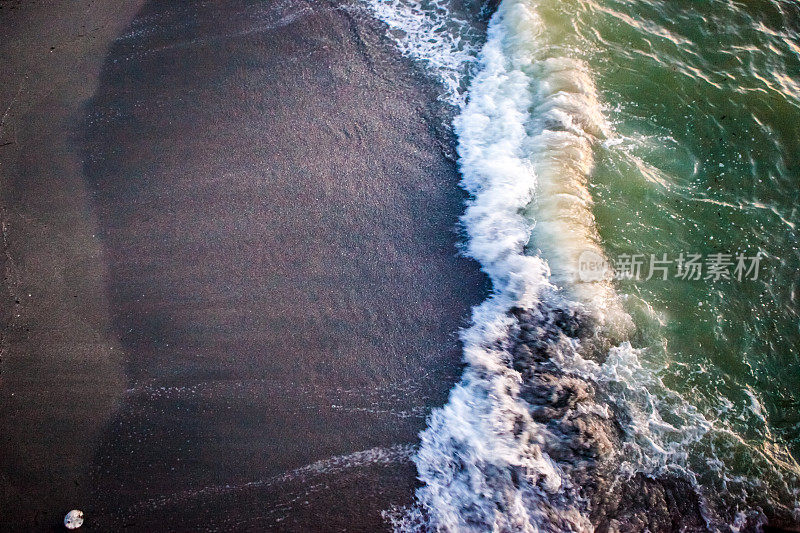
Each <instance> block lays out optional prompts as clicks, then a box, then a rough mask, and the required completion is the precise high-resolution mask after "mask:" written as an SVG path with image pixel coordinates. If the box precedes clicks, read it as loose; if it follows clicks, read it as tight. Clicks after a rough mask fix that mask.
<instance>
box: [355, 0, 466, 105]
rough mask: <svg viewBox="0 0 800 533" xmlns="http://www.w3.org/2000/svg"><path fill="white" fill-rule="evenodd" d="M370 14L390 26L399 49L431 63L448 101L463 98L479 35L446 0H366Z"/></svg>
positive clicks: (390, 32) (431, 67)
mask: <svg viewBox="0 0 800 533" xmlns="http://www.w3.org/2000/svg"><path fill="white" fill-rule="evenodd" d="M367 5H368V6H369V7H370V10H371V11H372V14H373V15H374V16H375V17H376V18H378V19H379V20H381V21H383V22H384V23H385V24H386V25H387V26H388V27H389V35H390V36H391V37H392V38H393V39H394V41H395V44H396V45H397V47H398V49H399V50H400V52H402V53H403V54H404V55H406V56H408V57H411V58H413V59H415V60H419V61H422V62H424V63H425V64H426V65H427V66H428V67H430V72H432V73H434V74H435V75H436V76H437V77H438V78H439V80H440V81H441V83H442V84H443V86H444V88H445V91H444V93H443V97H444V99H445V101H447V102H448V103H450V104H452V105H454V106H457V107H461V106H463V105H464V102H465V93H466V79H467V78H468V76H469V74H470V72H471V69H472V66H473V65H474V63H475V58H476V56H477V52H478V48H479V45H478V42H479V36H478V32H477V31H476V30H475V28H474V27H473V26H472V25H471V24H470V22H469V21H467V20H466V19H464V18H461V17H458V16H456V15H455V14H454V13H453V12H452V10H451V9H450V8H449V7H448V5H447V2H446V1H445V0H424V1H418V0H367Z"/></svg>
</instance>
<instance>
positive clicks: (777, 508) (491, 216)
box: [371, 0, 800, 531]
mask: <svg viewBox="0 0 800 533" xmlns="http://www.w3.org/2000/svg"><path fill="white" fill-rule="evenodd" d="M457 4H458V5H456V3H453V2H451V3H447V2H444V1H429V2H409V1H402V0H386V1H384V0H373V1H372V2H371V6H372V7H373V12H374V13H375V14H377V15H378V16H379V17H380V18H381V19H382V20H384V21H386V22H387V23H388V25H389V28H390V35H392V37H394V38H395V39H396V41H397V43H398V44H399V45H400V49H401V51H403V53H405V54H407V55H409V56H410V57H412V58H414V59H417V60H420V61H421V62H422V63H423V64H424V65H425V66H426V67H427V68H428V69H429V70H430V71H431V73H432V74H433V75H434V76H437V77H439V79H440V80H442V82H443V98H444V99H446V100H447V101H449V102H451V103H453V104H454V105H456V106H458V107H459V115H458V117H457V118H456V119H455V122H454V130H455V132H456V134H457V135H458V138H459V146H458V150H459V156H460V160H459V165H460V169H461V172H462V176H463V181H462V186H463V187H464V188H465V189H466V190H467V191H468V193H469V194H470V200H469V202H468V204H467V206H466V211H465V215H464V217H463V223H464V226H465V229H466V231H467V234H468V240H467V242H466V244H465V248H466V251H467V254H468V255H470V256H471V257H473V258H475V259H476V260H477V261H479V262H480V263H481V265H482V266H483V269H484V271H485V272H486V273H487V274H488V275H489V276H490V278H491V280H492V283H493V286H494V295H493V297H492V298H490V299H489V300H487V302H485V303H484V304H483V305H481V306H480V307H478V308H476V310H475V315H474V317H473V322H474V325H473V327H472V328H470V329H469V330H467V331H465V332H464V334H463V339H464V343H465V361H466V362H467V364H468V367H467V370H466V371H465V374H464V377H463V379H462V382H461V383H460V384H459V385H458V386H457V387H456V388H455V389H454V390H453V392H452V394H451V398H450V402H449V403H448V404H447V405H446V406H444V407H443V408H442V409H441V410H439V411H436V412H435V413H434V415H433V416H432V417H431V419H430V420H429V428H428V429H427V430H426V431H425V432H424V433H423V434H422V435H421V438H422V445H421V448H420V451H419V453H418V457H417V461H416V462H417V467H418V470H419V473H420V479H421V481H422V482H423V487H422V488H421V489H420V490H419V491H418V493H417V500H418V504H417V506H416V508H415V509H412V510H411V511H410V512H408V513H406V515H405V517H404V518H402V519H399V520H398V521H397V524H398V529H401V530H403V529H406V530H407V529H410V530H416V529H419V524H427V526H426V527H433V528H434V529H438V530H442V531H484V530H491V529H494V530H513V531H536V530H546V531H562V530H589V529H592V528H594V527H606V526H607V525H608V523H607V522H603V521H604V520H606V521H607V520H609V519H611V518H614V519H615V520H616V519H617V518H619V519H620V520H623V518H620V517H622V516H626V517H629V516H630V514H631V513H634V514H635V513H636V512H638V511H637V510H636V509H635V505H634V504H631V509H632V510H631V511H630V513H628V514H625V512H622V511H620V510H619V509H618V508H615V509H614V510H613V512H615V513H618V514H619V516H618V517H610V516H608V517H602V516H601V517H600V518H598V516H600V515H602V514H603V513H605V512H606V510H605V509H611V508H610V507H608V505H607V501H605V500H604V498H603V497H602V496H597V495H592V494H591V490H590V489H582V488H581V485H586V483H587V482H588V483H589V484H590V485H591V486H598V487H602V486H604V483H605V482H606V481H608V479H610V478H613V479H614V480H617V481H619V480H623V482H624V480H629V479H632V476H635V475H636V474H644V475H646V476H648V477H649V478H651V479H664V478H671V479H675V478H677V479H682V480H686V481H687V482H688V483H689V484H690V485H691V486H692V487H693V489H692V492H693V493H694V494H695V495H696V497H697V498H698V499H699V500H698V501H699V502H700V503H699V505H700V508H701V510H700V512H701V514H702V519H703V520H702V521H703V523H704V524H705V525H706V526H707V527H708V528H710V529H713V530H731V531H737V530H742V529H744V530H757V529H759V528H760V527H761V526H763V525H764V523H766V522H768V521H770V522H772V523H773V524H779V525H784V526H787V525H794V526H796V525H797V524H800V466H798V462H797V459H798V458H800V403H799V402H800V357H799V356H798V348H800V320H798V290H799V289H800V276H798V268H800V253H799V250H798V228H797V224H798V222H800V220H798V218H799V217H798V207H797V206H798V200H799V198H798V197H799V196H800V164H799V163H800V4H798V3H795V2H788V1H777V0H766V1H758V2H732V1H721V0H719V1H703V2H701V1H693V2H688V1H673V0H670V1H653V0H648V1H615V0H563V1H556V0H538V1H536V0H505V1H503V2H501V3H500V6H499V8H498V10H497V12H496V13H495V14H494V15H493V17H492V19H491V22H490V24H489V28H488V32H485V33H484V32H483V28H482V26H481V25H480V24H474V23H472V24H471V23H470V22H469V21H468V20H467V19H466V18H465V16H464V15H463V13H464V11H465V10H467V11H468V9H467V8H468V7H469V4H467V6H465V5H464V4H461V3H457ZM587 253H588V254H589V256H590V257H592V258H594V259H595V260H599V261H600V262H603V263H610V264H611V265H615V266H616V268H618V269H621V267H623V266H624V265H625V260H626V258H628V260H630V259H631V258H632V257H638V258H641V260H642V263H643V264H642V272H641V275H640V276H629V277H625V276H622V277H615V276H613V275H611V274H612V273H611V272H609V273H608V274H609V275H608V276H606V277H603V278H593V279H586V278H585V277H584V275H585V271H584V270H582V268H583V267H582V266H581V264H582V263H581V261H582V258H585V257H587V255H586V254H587ZM654 257H655V258H658V259H661V260H664V262H663V263H661V264H660V266H662V267H663V268H662V269H661V270H655V271H654V274H655V275H653V276H649V275H648V274H649V268H648V267H649V266H650V263H651V261H652V258H654ZM689 257H695V258H696V259H697V260H698V261H699V264H700V267H699V268H701V269H702V270H701V271H700V272H699V274H698V275H697V277H696V278H697V279H694V276H685V275H683V274H682V273H681V261H683V260H684V259H686V258H689ZM756 258H757V259H756ZM740 261H741V263H740ZM542 309H545V311H542ZM564 309H567V310H571V309H580V312H579V316H581V317H584V318H583V319H582V321H584V322H585V323H584V327H583V329H581V331H584V333H575V329H574V328H571V327H567V328H566V329H565V327H564V325H563V320H561V321H559V320H560V319H555V321H553V320H554V319H553V318H552V317H553V316H556V315H558V314H559V313H562V311H559V310H564ZM520 310H522V311H520ZM553 310H556V311H553ZM554 312H555V315H554V314H553V313H554ZM571 312H572V311H569V313H571ZM559 316H560V315H559ZM531 321H534V323H533V324H532V323H531ZM586 329H590V330H591V331H590V332H589V333H586V332H585V330H586ZM528 331H534V332H539V333H538V334H537V335H539V337H538V338H533V339H531V338H530V335H531V334H529V333H524V332H528ZM525 335H529V337H525ZM520 339H522V340H520ZM520 345H525V346H524V347H523V348H524V349H523V350H522V351H520ZM536 346H546V347H547V348H546V354H547V355H546V357H545V359H546V360H544V361H542V357H543V356H542V355H539V356H537V357H539V359H537V360H535V361H533V362H531V361H526V360H523V361H520V357H522V356H520V355H519V354H520V353H523V354H528V355H525V357H530V354H531V350H534V351H535V350H536V348H535V347H536ZM523 359H524V358H523ZM542 375H546V376H548V378H547V380H545V381H546V383H545V381H543V380H542V379H541V376H542ZM570 387H577V388H578V389H581V390H585V391H586V392H585V394H583V395H582V396H581V398H580V399H579V400H575V404H576V405H573V406H572V407H570V409H568V411H567V413H566V414H565V413H563V412H562V411H558V410H557V409H554V410H551V411H549V412H552V413H556V412H558V413H561V414H559V415H558V418H555V415H552V416H553V418H551V419H549V420H548V419H545V418H543V417H542V416H541V414H540V412H539V411H537V409H538V406H539V404H540V403H541V401H542V400H541V398H545V397H550V398H556V397H558V396H559V395H560V394H562V392H563V390H565V388H567V389H569V388H570ZM531 390H534V391H535V393H534V394H533V398H534V399H533V400H532V399H531ZM553 401H554V402H555V400H553ZM537 402H538V403H537ZM556 403H557V402H556ZM587 413H592V414H587ZM576 420H580V422H576ZM608 420H614V421H615V424H616V426H615V427H618V428H620V429H619V430H615V429H613V428H612V427H611V424H610V423H608V422H607V421H608ZM520 428H523V430H522V431H520ZM583 439H586V441H585V442H584V440H583ZM603 442H611V443H614V444H613V446H606V447H605V448H603V447H602V446H601V445H600V444H598V443H603ZM587 443H588V444H587ZM578 444H580V446H583V445H586V446H589V447H595V448H597V449H598V450H600V451H599V452H597V453H595V455H592V456H591V458H589V459H587V458H586V456H585V455H581V454H579V453H578V454H577V455H576V453H577V452H574V450H575V449H576V448H578V447H580V446H579V445H578ZM593 449H594V448H593ZM590 455H591V454H590ZM512 472H513V474H512ZM600 478H602V479H600ZM588 480H592V481H591V482H590V481H588ZM609 487H610V488H608V489H607V490H608V491H610V492H613V490H619V489H618V487H619V484H617V485H614V483H613V482H612V483H610V484H609ZM613 487H617V488H613ZM597 490H598V492H602V491H603V490H605V489H597ZM622 497H623V498H624V496H622ZM690 499H691V498H690ZM623 503H624V502H623ZM623 507H624V505H623ZM608 512H609V513H610V512H612V511H611V510H609V511H608ZM658 512H661V511H660V510H659V509H656V508H654V509H652V514H656V513H658ZM646 514H647V511H645V515H646ZM632 523H635V522H632ZM687 523H688V522H687ZM623 526H624V524H623ZM695 526H696V523H695V524H694V526H692V527H695ZM643 527H644V526H641V525H640V526H639V528H638V529H642V528H643ZM654 527H655V526H654ZM423 529H424V528H423ZM623 529H625V526H624V527H623ZM630 529H632V530H637V528H636V527H633V526H631V527H630Z"/></svg>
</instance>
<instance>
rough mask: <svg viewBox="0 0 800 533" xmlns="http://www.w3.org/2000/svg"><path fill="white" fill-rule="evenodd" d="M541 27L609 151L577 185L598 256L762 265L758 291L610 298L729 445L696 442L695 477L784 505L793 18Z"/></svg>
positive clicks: (791, 443)
mask: <svg viewBox="0 0 800 533" xmlns="http://www.w3.org/2000/svg"><path fill="white" fill-rule="evenodd" d="M552 16H553V17H556V18H558V17H568V18H570V19H571V20H572V21H573V24H574V25H575V28H576V30H577V33H578V34H580V36H581V40H582V41H583V42H581V43H580V50H581V51H582V52H581V55H583V56H584V57H585V58H586V60H587V62H588V63H589V64H590V65H592V70H593V72H594V73H595V76H596V83H597V86H598V89H599V91H600V93H601V98H602V100H603V102H604V106H605V108H606V109H605V112H606V115H607V117H608V118H609V120H610V122H611V123H612V124H613V128H614V130H615V132H616V133H617V134H618V135H619V136H620V137H621V139H620V140H619V144H614V145H609V144H610V143H606V145H603V146H600V147H599V148H598V158H597V161H598V163H597V167H596V170H595V172H594V173H593V174H592V178H591V184H592V193H593V196H594V198H595V213H596V216H597V221H598V227H599V230H600V233H601V235H602V238H603V243H604V247H605V249H606V251H607V253H608V254H609V256H611V257H614V256H617V255H619V254H624V253H627V254H633V253H644V254H648V255H649V254H650V253H654V254H657V255H658V256H661V254H662V253H667V254H669V256H670V257H672V258H675V257H677V256H678V255H679V254H680V253H681V252H686V253H699V254H702V255H703V256H704V257H707V256H708V255H709V254H714V253H724V254H736V253H737V252H744V253H745V255H747V256H749V257H751V256H754V255H755V254H756V253H759V252H760V253H761V254H762V255H763V260H762V262H761V264H760V269H759V272H758V279H756V280H752V279H744V280H742V281H739V280H737V279H736V278H735V277H734V279H732V280H724V279H722V280H718V281H714V280H713V279H712V280H704V279H702V280H699V281H687V280H682V279H679V278H678V279H676V278H674V277H672V278H670V279H669V280H667V281H662V280H651V281H646V282H636V281H630V282H627V283H622V284H620V286H619V291H620V292H621V293H623V294H627V295H630V300H629V302H630V303H629V308H630V309H631V311H632V312H633V313H635V314H636V315H637V316H639V317H640V318H639V319H640V321H641V322H644V323H646V324H644V323H643V324H640V335H638V336H637V338H636V340H635V343H636V344H639V345H641V346H646V347H648V351H647V353H646V358H647V359H648V360H650V361H651V362H652V363H653V364H654V365H658V367H660V368H661V369H660V371H659V372H660V375H661V377H662V378H663V380H664V383H665V384H666V385H667V386H669V387H670V388H671V389H672V390H675V391H677V392H679V393H680V394H681V395H682V396H683V397H684V398H686V399H687V400H689V401H691V403H692V404H693V405H696V406H697V407H698V408H699V409H700V411H701V412H702V413H703V414H704V415H705V417H706V418H707V419H709V420H711V421H713V422H714V426H715V427H717V428H720V429H723V428H724V429H725V430H730V431H731V432H733V433H735V435H736V436H737V437H740V438H741V439H742V442H736V439H734V438H731V437H730V436H727V437H728V438H725V436H722V435H715V436H714V437H711V436H709V437H708V438H707V439H705V440H704V442H702V443H701V444H700V445H699V446H697V448H699V449H694V450H692V452H693V453H694V457H693V461H692V462H693V466H694V469H695V470H696V471H698V472H700V473H703V474H705V469H708V468H710V467H711V466H712V465H709V464H708V463H709V462H710V461H711V460H712V457H713V460H721V461H723V462H724V463H725V465H726V466H727V468H729V471H728V472H727V477H729V478H730V477H732V476H734V475H742V476H747V477H748V478H753V479H757V480H760V481H763V482H764V483H765V484H766V485H765V486H764V487H762V489H763V488H765V489H767V491H768V492H769V493H770V496H771V497H772V498H773V499H774V500H776V501H781V502H785V503H786V504H787V505H789V506H791V505H792V504H793V503H794V502H793V501H792V500H793V499H795V498H796V497H797V492H796V491H797V487H798V485H797V475H798V472H800V469H798V465H797V462H796V458H798V457H800V403H798V402H799V401H800V397H798V394H800V358H799V357H798V348H800V322H799V321H798V301H797V296H798V288H799V287H800V285H799V283H800V276H798V268H799V267H800V256H799V255H798V231H797V227H796V224H797V223H798V199H799V196H800V166H798V163H799V160H798V157H800V85H798V84H799V83H800V35H798V33H797V28H798V24H800V6H798V4H796V3H792V2H781V3H779V2H610V1H604V2H602V3H587V2H582V3H574V4H570V3H562V4H561V5H560V6H559V10H558V13H555V12H554V13H553V15H552ZM584 39H585V40H584ZM734 260H735V259H734ZM731 273H732V274H733V268H731ZM704 277H705V276H704ZM752 277H753V276H752V275H751V276H749V278H752ZM712 448H713V449H712ZM712 454H713V455H712ZM705 477H706V478H708V479H707V482H708V483H720V482H719V481H718V480H714V479H713V476H711V475H707V476H705ZM728 485H730V482H729V483H728ZM726 488H727V489H728V490H731V487H730V486H728V487H726Z"/></svg>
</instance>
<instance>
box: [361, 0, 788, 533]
mask: <svg viewBox="0 0 800 533" xmlns="http://www.w3.org/2000/svg"><path fill="white" fill-rule="evenodd" d="M370 5H371V6H372V9H373V12H374V13H375V14H376V15H377V16H378V17H379V18H381V19H382V20H384V21H386V22H387V23H388V25H389V27H390V29H391V30H392V31H393V32H394V33H393V36H394V37H395V38H396V40H397V42H398V44H399V45H400V48H401V50H402V51H403V52H404V53H406V54H407V55H410V56H412V57H415V58H417V59H421V60H423V61H426V62H428V64H429V66H431V67H432V68H433V69H434V71H435V72H438V75H439V77H440V79H441V80H442V81H443V83H444V85H445V87H446V89H447V94H448V95H449V99H450V101H451V103H454V104H456V105H459V106H460V107H461V113H460V115H459V116H458V117H457V118H456V120H455V123H454V129H455V133H456V134H457V136H458V154H459V165H460V171H461V174H462V182H461V184H462V187H463V188H464V189H465V190H466V191H467V192H468V193H469V195H470V200H469V201H468V203H467V208H466V211H465V214H464V215H463V217H462V223H463V226H464V228H465V229H466V232H467V234H468V241H467V243H466V245H465V251H466V253H467V254H468V255H469V256H470V257H472V258H474V259H475V260H477V261H478V262H479V263H480V265H481V267H482V269H483V270H484V271H485V272H486V274H487V275H488V276H489V277H490V279H491V282H492V286H493V293H492V295H491V297H490V298H489V299H488V300H487V301H485V302H483V303H482V304H481V305H479V306H478V307H476V308H475V309H474V310H473V317H472V318H473V321H472V322H473V325H472V326H471V327H470V328H469V329H467V330H465V331H463V332H462V342H463V345H464V359H465V362H466V363H467V367H466V370H465V371H464V374H463V376H462V379H461V381H460V382H459V383H458V384H457V385H456V386H455V388H454V389H453V390H452V391H451V394H450V397H449V400H448V403H447V404H446V405H445V406H444V407H442V408H441V409H437V410H435V411H434V412H433V413H432V414H431V416H430V419H429V421H428V428H427V429H426V430H425V431H423V432H422V433H421V435H420V438H421V445H420V448H419V451H418V452H417V454H416V456H415V463H416V465H417V469H418V473H419V479H420V481H421V482H422V486H421V487H420V488H419V489H418V490H417V493H416V503H415V504H414V506H412V507H411V508H406V509H395V510H393V511H391V512H389V513H387V516H388V518H389V519H390V520H391V522H392V523H393V525H394V528H395V530H397V531H442V532H472V531H474V532H478V531H521V532H535V531H592V530H594V529H598V530H623V531H642V530H651V531H664V530H684V531H704V530H708V529H728V530H740V529H758V528H759V527H760V526H761V525H763V523H764V522H765V518H764V514H763V512H762V508H768V507H769V505H770V504H769V503H768V502H765V501H762V502H760V504H761V507H759V506H755V507H753V508H752V509H750V508H749V507H747V506H746V505H745V503H744V502H745V500H747V498H749V497H750V494H749V491H748V490H742V491H741V493H736V490H738V489H734V490H732V491H727V487H728V486H729V485H728V484H729V483H730V486H733V484H735V483H740V484H741V483H742V482H743V480H734V479H732V478H729V477H726V474H725V472H724V471H723V470H724V469H720V471H719V472H718V473H717V474H718V477H717V480H718V481H719V483H718V485H717V486H716V487H715V489H714V490H718V491H720V493H724V494H725V495H726V497H729V499H728V500H727V502H725V503H724V504H723V503H720V502H719V501H718V500H714V499H713V498H708V497H707V495H706V494H705V493H704V492H703V490H702V489H701V483H700V482H699V481H698V478H697V474H695V471H694V470H693V468H692V460H691V457H690V450H692V449H693V447H700V448H702V449H704V450H706V451H708V450H709V449H710V450H711V451H710V452H709V454H708V455H707V456H708V457H714V451H713V450H714V449H715V448H716V449H718V448H720V447H724V445H723V444H722V442H723V441H724V440H725V439H728V437H730V435H729V433H730V432H729V431H727V430H726V429H725V428H724V427H723V428H717V427H715V425H714V422H713V421H710V420H708V419H706V418H705V417H704V416H703V414H701V413H700V412H699V411H698V410H697V409H695V408H694V407H693V406H692V405H691V404H690V403H689V402H687V401H685V400H684V399H683V398H681V397H680V396H679V395H678V394H676V393H674V392H672V391H670V390H669V389H668V388H667V387H665V386H664V384H663V383H662V382H661V380H660V379H659V377H658V373H657V371H656V370H657V369H655V368H651V367H650V366H649V365H648V364H647V363H645V362H643V361H642V360H641V359H640V355H641V351H640V350H638V349H635V348H634V347H633V346H632V345H631V342H630V339H631V338H632V335H633V332H634V330H635V328H634V322H633V320H632V319H631V317H630V316H629V315H628V314H627V313H626V311H625V310H624V308H623V305H622V301H621V298H620V296H619V295H618V294H616V292H615V290H614V287H613V285H612V284H611V283H610V282H609V281H608V280H605V279H599V280H588V281H587V280H582V279H581V276H580V275H579V272H578V270H577V268H578V264H579V261H578V260H579V257H580V256H581V254H583V253H587V252H588V253H591V254H593V256H594V257H600V258H602V257H604V251H603V248H602V246H601V243H600V238H599V236H598V232H597V229H596V224H595V219H594V215H593V210H592V197H591V194H590V192H589V187H588V179H589V176H590V175H591V172H592V169H593V165H594V152H595V149H596V146H597V145H598V144H600V143H603V142H606V141H607V140H608V138H609V136H613V132H612V131H610V128H609V126H608V125H607V123H606V121H605V119H604V116H603V112H602V107H601V105H600V103H599V101H598V96H597V91H596V89H595V85H594V81H593V77H592V73H591V71H590V70H589V68H588V66H587V65H586V64H584V63H583V62H582V61H581V60H580V59H578V58H576V57H574V54H570V50H569V47H567V46H565V45H562V44H561V43H560V42H558V40H557V38H551V36H549V35H548V32H547V27H546V25H545V23H544V22H543V20H542V19H541V18H540V16H539V14H538V13H537V10H536V4H535V3H534V2H532V1H531V0H505V1H503V2H502V3H501V4H500V5H499V7H498V9H497V11H496V13H495V14H494V16H493V17H492V19H491V22H490V24H489V27H488V30H487V34H486V39H485V44H483V47H482V49H481V51H480V53H479V54H478V55H477V56H471V55H470V54H472V53H473V49H474V44H465V43H464V41H463V40H461V39H460V37H459V36H463V35H466V34H468V33H469V32H468V31H467V30H465V29H464V28H465V26H464V25H465V24H466V22H465V21H463V20H460V19H457V20H456V24H455V26H452V24H450V26H447V24H446V23H445V20H446V19H447V16H448V12H447V10H446V9H445V7H444V5H443V4H441V3H436V4H434V7H435V9H433V11H426V10H425V9H424V8H423V7H422V6H421V4H419V3H416V2H403V1H402V0H391V1H382V0H371V2H370ZM417 15H419V18H416V17H417ZM445 27H455V28H456V30H457V31H456V33H455V34H450V37H447V36H446V35H447V32H446V31H443V28H445ZM454 35H455V36H454ZM432 36H435V37H432ZM473 69H474V72H473ZM468 76H474V77H472V79H471V82H470V85H469V91H468V93H466V94H465V93H464V92H463V91H462V87H464V85H465V83H466V82H465V79H466V78H467V77H468ZM733 438H734V440H735V437H733ZM766 463H767V462H764V461H762V465H761V466H762V467H763V469H762V470H760V473H761V474H762V475H773V476H778V477H779V475H778V474H776V473H775V472H774V470H773V469H771V467H770V466H769V465H768V464H766ZM743 483H744V485H747V484H748V483H750V481H747V480H745V481H744V482H743ZM787 490H788V489H787ZM796 496H797V495H796V494H794V495H793V496H792V495H789V496H788V497H787V501H789V500H792V498H796ZM773 511H774V509H773ZM785 511H786V512H787V513H789V514H791V513H792V512H794V513H795V514H797V510H796V509H795V510H792V509H791V508H788V509H785ZM796 518H797V517H795V519H796Z"/></svg>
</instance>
